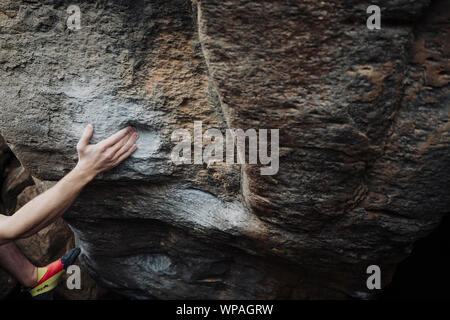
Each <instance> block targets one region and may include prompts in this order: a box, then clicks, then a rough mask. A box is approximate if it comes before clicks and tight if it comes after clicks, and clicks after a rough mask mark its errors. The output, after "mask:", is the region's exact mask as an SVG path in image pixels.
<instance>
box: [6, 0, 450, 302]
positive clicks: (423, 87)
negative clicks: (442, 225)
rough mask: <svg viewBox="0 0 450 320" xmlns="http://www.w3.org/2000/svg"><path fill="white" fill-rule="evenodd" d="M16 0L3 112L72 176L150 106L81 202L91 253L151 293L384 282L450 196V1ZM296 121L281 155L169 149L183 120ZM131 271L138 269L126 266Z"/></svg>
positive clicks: (129, 291) (351, 288)
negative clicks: (245, 161)
mask: <svg viewBox="0 0 450 320" xmlns="http://www.w3.org/2000/svg"><path fill="white" fill-rule="evenodd" d="M69 4H71V2H69V1H56V0H54V1H52V0H45V1H40V2H39V3H38V2H32V3H31V2H29V1H3V2H2V4H0V34H2V37H1V39H0V68H1V69H2V72H1V73H0V104H1V105H0V108H1V111H2V114H1V117H0V131H1V134H2V135H3V136H4V137H5V138H6V139H7V142H8V144H9V145H10V146H11V148H12V149H13V151H14V153H15V154H16V155H17V157H18V158H19V159H20V161H21V162H22V164H23V165H24V167H25V168H26V169H27V170H29V171H30V172H31V173H32V174H33V175H34V176H36V177H37V178H39V179H43V180H57V179H59V178H61V177H62V176H63V175H64V174H65V173H66V172H68V171H69V170H70V169H71V168H72V167H73V166H74V164H75V161H76V152H75V149H74V146H75V144H76V141H77V139H78V137H79V135H80V133H81V131H82V128H83V127H84V126H85V125H86V124H87V123H93V124H94V126H95V134H94V139H93V141H94V142H96V141H99V140H100V139H102V138H104V137H106V136H108V135H109V134H110V133H112V132H113V131H115V130H117V129H119V128H121V127H123V126H125V125H128V124H132V125H134V126H136V127H137V128H138V131H139V133H140V139H139V142H138V151H137V152H136V153H135V154H134V155H133V156H132V157H131V158H130V159H128V160H127V161H126V162H125V163H124V164H122V165H121V166H119V167H117V168H116V169H115V170H114V171H113V172H110V173H108V174H105V175H103V176H101V177H98V178H97V180H96V181H94V182H93V183H92V184H91V185H90V186H89V187H88V188H87V189H86V190H85V191H84V192H83V193H82V195H81V196H80V198H79V200H78V201H77V202H76V203H75V205H74V207H73V208H72V209H71V210H70V211H69V212H68V213H67V214H66V218H67V219H68V221H69V222H70V226H71V228H72V229H73V230H74V231H75V234H76V238H77V241H78V243H79V245H80V246H81V247H82V249H83V255H82V261H83V262H84V263H85V265H86V266H87V268H88V269H89V270H90V273H91V274H92V275H93V276H94V278H96V279H97V280H98V281H100V282H101V283H102V284H103V285H104V286H107V287H109V288H111V289H114V290H116V291H117V292H120V293H122V294H126V295H128V296H130V297H136V298H154V297H155V298H345V297H349V296H350V297H360V298H366V297H369V296H370V294H372V293H373V292H370V291H368V290H367V288H366V278H367V274H366V272H365V271H366V267H367V266H368V265H370V264H377V265H379V266H381V269H382V277H383V283H382V285H383V286H385V285H387V284H388V283H389V281H390V278H391V276H392V273H393V271H394V269H395V265H396V264H397V263H398V262H399V261H401V260H402V259H403V258H404V257H406V256H407V254H408V253H409V252H410V250H411V248H412V245H413V243H414V241H416V240H417V239H418V238H420V237H423V236H425V235H426V234H427V233H428V232H429V231H430V230H432V229H433V228H435V227H436V226H437V225H438V224H439V221H440V219H441V218H442V216H443V215H444V214H445V213H447V212H448V207H449V204H450V193H449V192H448V186H449V183H450V169H449V168H450V166H449V161H450V160H449V159H450V157H449V149H450V138H449V124H448V118H449V106H450V96H449V81H450V76H449V72H450V63H449V55H450V48H449V44H450V39H449V37H450V20H449V19H450V8H449V3H448V1H441V0H438V1H431V2H430V1H425V0H420V1H409V0H395V1H394V0H389V1H383V2H380V6H381V7H382V29H381V30H378V31H369V30H368V29H367V28H366V18H367V16H368V15H367V14H366V8H367V6H368V5H369V4H373V2H370V3H369V2H368V1H356V0H354V1H338V0H336V1H327V2H322V1H312V0H311V1H293V0H291V1H289V0H282V1H244V0H228V1H222V0H201V1H195V2H190V1H185V0H171V1H144V0H142V1H133V2H127V1H119V0H117V1H113V0H111V1H99V0H98V1H89V2H88V1H79V5H80V8H81V12H82V21H81V23H82V28H81V30H78V31H71V30H68V29H67V27H66V25H65V21H66V19H67V17H68V14H67V13H66V8H67V7H68V5H69ZM194 120H201V121H203V129H207V128H219V129H221V130H224V129H225V128H242V129H248V128H256V129H258V128H279V129H280V169H279V172H278V173H277V174H276V175H274V176H261V175H260V171H259V168H258V166H255V165H244V166H242V167H239V166H237V165H230V166H226V165H214V166H206V165H205V166H203V165H183V166H175V165H174V164H173V163H172V162H171V161H170V151H171V149H172V148H173V146H174V144H173V143H172V142H171V141H170V135H171V133H172V131H173V130H175V129H177V128H188V129H191V130H192V126H193V121H194ZM118 274H120V275H121V276H120V277H117V275H118Z"/></svg>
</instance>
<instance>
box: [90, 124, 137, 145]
mask: <svg viewBox="0 0 450 320" xmlns="http://www.w3.org/2000/svg"><path fill="white" fill-rule="evenodd" d="M130 132H136V129H135V128H133V127H126V128H123V129H122V130H120V131H118V132H116V133H115V134H113V135H112V136H110V137H109V138H106V139H105V140H103V141H100V142H99V143H98V144H99V145H100V146H102V147H103V148H109V147H111V146H113V145H115V144H116V143H118V142H119V141H120V140H122V139H124V138H125V137H126V136H127V135H128V134H129V133H130Z"/></svg>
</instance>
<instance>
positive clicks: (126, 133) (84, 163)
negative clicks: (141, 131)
mask: <svg viewBox="0 0 450 320" xmlns="http://www.w3.org/2000/svg"><path fill="white" fill-rule="evenodd" d="M93 132H94V127H93V126H92V125H91V124H89V125H87V126H86V128H85V129H84V132H83V136H82V137H81V139H80V141H79V142H78V144H77V151H78V164H77V166H76V169H78V170H79V171H80V172H82V173H83V174H85V175H87V176H89V177H90V178H94V177H95V176H96V175H97V174H99V173H101V172H104V171H107V170H109V169H112V168H114V167H115V166H117V165H118V164H119V163H121V162H122V161H123V160H125V159H126V158H128V157H129V156H130V155H131V154H132V153H133V152H134V151H135V150H136V144H135V143H136V140H137V138H138V134H137V133H136V129H135V128H133V127H126V128H124V129H122V130H120V131H118V132H117V133H115V134H114V135H112V136H110V137H109V138H107V139H105V140H102V141H100V142H99V143H97V144H89V140H90V139H91V137H92V134H93Z"/></svg>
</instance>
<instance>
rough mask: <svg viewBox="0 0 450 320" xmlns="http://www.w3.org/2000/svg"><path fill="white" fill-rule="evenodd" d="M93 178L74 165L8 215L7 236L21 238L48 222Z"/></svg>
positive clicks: (64, 208) (90, 174)
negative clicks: (58, 179)
mask: <svg viewBox="0 0 450 320" xmlns="http://www.w3.org/2000/svg"><path fill="white" fill-rule="evenodd" d="M93 178H94V176H93V174H92V173H89V172H83V171H82V170H81V169H79V167H75V169H73V170H72V171H71V172H70V173H68V174H67V175H66V176H65V177H64V178H62V179H61V180H60V181H59V182H58V183H57V184H56V185H54V186H53V187H52V188H50V189H48V190H47V191H45V192H44V193H42V194H41V195H39V196H37V197H36V198H34V199H33V200H31V201H30V202H28V203H27V204H26V205H24V206H23V207H22V208H21V209H20V210H18V211H17V212H16V213H15V214H14V215H13V216H11V217H9V221H8V226H9V229H10V230H8V234H9V237H10V238H12V239H17V238H21V237H24V236H27V235H30V234H32V233H33V232H34V231H35V230H40V229H42V228H43V227H45V226H46V225H48V224H50V223H51V222H52V221H53V220H55V219H56V218H57V217H59V216H61V215H62V214H63V213H64V212H65V211H66V210H67V209H68V208H69V207H70V206H71V204H72V203H73V202H74V200H75V199H76V197H77V196H78V195H79V193H80V192H81V190H82V189H83V187H84V186H85V185H86V184H87V183H89V181H91V180H92V179H93Z"/></svg>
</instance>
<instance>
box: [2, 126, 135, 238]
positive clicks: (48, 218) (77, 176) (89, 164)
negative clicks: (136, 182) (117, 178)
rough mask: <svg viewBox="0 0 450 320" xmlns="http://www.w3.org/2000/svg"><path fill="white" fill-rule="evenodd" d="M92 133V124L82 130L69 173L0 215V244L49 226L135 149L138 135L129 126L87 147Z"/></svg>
mask: <svg viewBox="0 0 450 320" xmlns="http://www.w3.org/2000/svg"><path fill="white" fill-rule="evenodd" d="M93 131H94V128H93V127H92V125H88V126H87V127H86V128H85V130H84V133H83V136H82V137H81V139H80V141H79V142H78V145H77V151H78V163H77V165H76V166H75V168H74V169H73V170H72V171H70V172H69V173H68V174H67V175H66V176H65V177H64V178H62V179H61V180H60V181H59V182H58V183H57V184H56V185H54V186H53V187H52V188H50V189H48V190H47V191H45V192H44V193H42V194H41V195H39V196H37V197H36V198H34V199H33V200H31V201H30V202H28V203H27V204H26V205H24V206H23V207H22V208H21V209H20V210H18V211H17V212H16V213H15V214H14V215H12V216H1V215H0V245H2V244H5V243H8V242H10V241H14V240H16V239H19V238H24V237H27V236H30V235H32V234H34V233H36V232H37V231H39V230H41V229H42V228H44V227H45V226H47V225H49V224H50V223H51V222H53V221H54V220H55V219H56V218H58V217H60V216H61V215H62V214H63V213H64V212H65V211H66V210H67V209H68V208H69V207H70V206H71V205H72V203H73V202H74V201H75V199H76V198H77V196H78V195H79V193H80V192H81V190H82V189H83V188H84V187H85V186H86V185H87V184H88V183H89V182H90V181H91V180H92V179H94V177H95V176H96V175H98V174H99V173H101V172H104V171H107V170H110V169H112V168H114V167H115V166H117V165H118V164H120V163H121V162H122V161H123V160H125V159H126V158H128V157H129V156H130V155H131V154H132V153H133V152H134V151H135V150H136V144H135V142H136V140H137V138H138V135H137V133H136V129H134V128H132V127H127V128H125V129H122V130H120V131H119V132H117V133H116V134H114V135H112V136H111V137H109V138H107V139H105V140H103V141H101V142H99V143H97V144H93V145H89V140H90V138H91V136H92V134H93Z"/></svg>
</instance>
